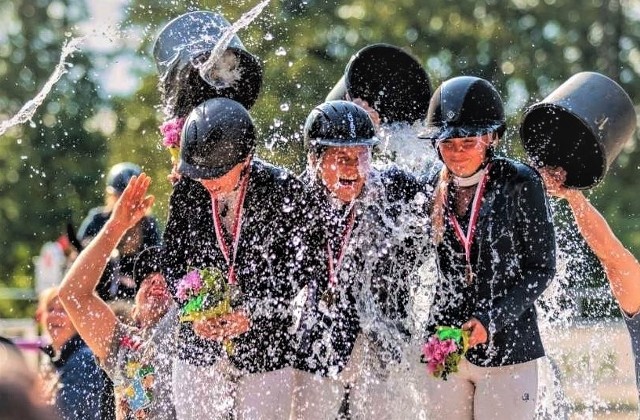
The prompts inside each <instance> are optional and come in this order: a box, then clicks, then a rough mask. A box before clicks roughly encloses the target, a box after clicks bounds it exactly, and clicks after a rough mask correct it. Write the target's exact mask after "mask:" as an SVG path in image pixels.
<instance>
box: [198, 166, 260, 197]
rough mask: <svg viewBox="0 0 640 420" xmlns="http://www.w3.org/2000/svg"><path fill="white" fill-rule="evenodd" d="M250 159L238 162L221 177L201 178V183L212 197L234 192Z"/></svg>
mask: <svg viewBox="0 0 640 420" xmlns="http://www.w3.org/2000/svg"><path fill="white" fill-rule="evenodd" d="M249 160H250V159H249V158H248V159H247V160H246V161H244V162H241V163H238V164H237V165H236V166H234V167H233V168H231V170H230V171H229V172H227V173H226V174H224V175H222V176H221V177H220V178H212V179H201V180H200V183H201V184H202V185H203V186H204V187H205V188H206V189H207V191H209V194H211V196H212V197H216V198H219V197H224V196H225V195H227V194H230V193H231V192H233V190H235V189H236V187H237V186H238V185H239V184H240V180H241V178H242V173H243V171H244V169H245V167H246V166H247V165H248V164H249Z"/></svg>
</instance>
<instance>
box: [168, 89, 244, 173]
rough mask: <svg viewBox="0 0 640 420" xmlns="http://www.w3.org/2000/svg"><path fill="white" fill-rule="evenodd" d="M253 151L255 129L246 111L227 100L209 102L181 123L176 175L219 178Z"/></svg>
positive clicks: (204, 103) (211, 100) (199, 106)
mask: <svg viewBox="0 0 640 420" xmlns="http://www.w3.org/2000/svg"><path fill="white" fill-rule="evenodd" d="M255 147H256V132H255V127H254V125H253V121H252V119H251V116H250V115H249V113H248V112H247V110H246V109H245V108H244V107H243V106H242V105H241V104H239V103H238V102H236V101H233V100H231V99H228V98H215V99H209V100H208V101H206V102H203V103H201V104H200V105H198V106H197V107H196V108H195V109H194V110H193V111H191V113H190V114H189V116H188V117H187V119H186V121H185V123H184V127H183V129H182V137H181V139H180V163H179V164H178V172H179V173H181V174H183V175H186V176H188V177H190V178H193V179H212V178H219V177H220V176H222V175H224V174H226V173H227V172H229V171H230V170H231V169H232V168H233V167H234V166H236V165H237V164H239V163H241V162H243V161H244V160H246V159H247V157H249V156H251V155H252V154H253V151H254V150H255Z"/></svg>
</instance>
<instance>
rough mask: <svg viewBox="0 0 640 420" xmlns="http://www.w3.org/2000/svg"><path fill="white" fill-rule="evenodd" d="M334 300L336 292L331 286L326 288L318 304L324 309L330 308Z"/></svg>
mask: <svg viewBox="0 0 640 420" xmlns="http://www.w3.org/2000/svg"><path fill="white" fill-rule="evenodd" d="M335 302H336V292H335V290H334V289H333V288H330V289H327V290H326V291H325V292H324V293H323V294H322V298H321V299H320V304H321V305H323V306H324V308H326V309H331V307H333V305H334V304H335Z"/></svg>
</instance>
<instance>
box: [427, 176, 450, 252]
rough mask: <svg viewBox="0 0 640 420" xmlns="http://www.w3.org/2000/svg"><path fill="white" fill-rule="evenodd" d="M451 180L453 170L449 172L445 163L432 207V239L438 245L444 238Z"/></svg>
mask: <svg viewBox="0 0 640 420" xmlns="http://www.w3.org/2000/svg"><path fill="white" fill-rule="evenodd" d="M450 182H451V172H449V169H447V167H446V166H444V165H443V166H442V169H441V170H440V175H439V177H438V183H437V184H436V188H435V191H434V197H433V207H432V208H431V226H432V228H431V239H432V240H433V243H434V244H436V245H438V244H440V243H441V242H442V239H443V238H444V227H445V221H444V215H445V209H446V206H447V191H449V183H450Z"/></svg>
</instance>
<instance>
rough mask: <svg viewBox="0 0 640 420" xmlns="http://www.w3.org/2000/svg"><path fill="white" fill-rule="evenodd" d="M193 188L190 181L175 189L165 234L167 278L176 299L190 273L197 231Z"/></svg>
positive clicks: (178, 185)
mask: <svg viewBox="0 0 640 420" xmlns="http://www.w3.org/2000/svg"><path fill="white" fill-rule="evenodd" d="M191 190H192V185H191V184H190V183H189V181H188V180H186V179H182V180H180V181H179V182H178V183H177V184H176V185H175V187H174V190H173V192H172V194H171V197H170V199H169V214H168V217H167V225H166V228H165V231H164V236H163V243H164V247H165V252H166V254H165V255H166V263H165V267H164V275H165V278H166V281H167V285H168V286H169V290H170V292H171V294H172V295H173V296H174V297H175V296H176V287H177V283H178V279H180V278H181V277H182V276H183V275H184V274H185V273H186V271H187V268H188V264H189V260H190V256H191V255H192V247H193V242H194V240H195V239H196V238H194V234H195V233H196V230H195V228H194V226H193V225H192V223H196V219H195V214H194V213H195V212H194V207H195V206H196V204H195V203H194V202H193V200H192V198H191V192H190V191H191Z"/></svg>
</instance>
